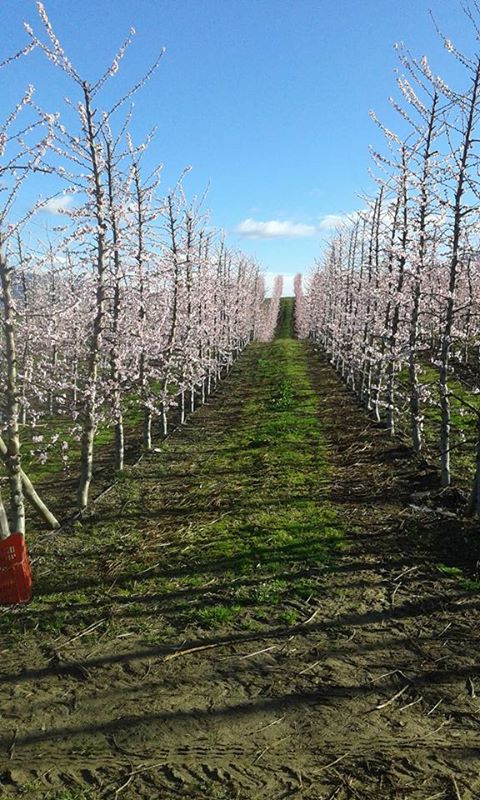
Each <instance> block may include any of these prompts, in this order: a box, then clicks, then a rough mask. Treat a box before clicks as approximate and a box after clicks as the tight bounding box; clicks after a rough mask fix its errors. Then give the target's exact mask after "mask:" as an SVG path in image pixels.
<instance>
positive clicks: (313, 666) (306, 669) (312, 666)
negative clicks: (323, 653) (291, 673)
mask: <svg viewBox="0 0 480 800" xmlns="http://www.w3.org/2000/svg"><path fill="white" fill-rule="evenodd" d="M321 663H322V662H321V660H320V661H315V663H314V664H309V665H308V667H305V669H302V671H301V672H299V673H298V674H299V675H305V673H306V672H309V670H311V669H315V667H316V666H318V664H321Z"/></svg>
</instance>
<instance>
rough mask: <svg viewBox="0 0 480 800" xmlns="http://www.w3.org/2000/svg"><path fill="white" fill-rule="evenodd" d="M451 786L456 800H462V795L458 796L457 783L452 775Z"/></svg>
mask: <svg viewBox="0 0 480 800" xmlns="http://www.w3.org/2000/svg"><path fill="white" fill-rule="evenodd" d="M452 784H453V790H454V792H455V797H456V800H462V795H461V794H460V789H459V788H458V783H457V780H456V778H455V776H454V775H452Z"/></svg>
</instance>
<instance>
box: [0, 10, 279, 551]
mask: <svg viewBox="0 0 480 800" xmlns="http://www.w3.org/2000/svg"><path fill="white" fill-rule="evenodd" d="M37 10H38V14H39V23H40V33H39V34H37V33H36V32H35V31H34V30H33V28H32V27H30V26H28V25H27V26H26V31H27V35H28V43H27V44H26V46H25V48H24V49H23V50H22V51H21V52H20V53H17V54H15V55H14V56H13V57H11V58H9V59H7V60H6V61H5V62H4V63H3V64H2V67H4V68H5V69H6V72H5V75H7V76H8V77H7V80H9V79H10V80H11V76H12V74H13V72H14V70H15V63H12V62H15V61H17V60H19V59H23V58H32V53H34V54H36V56H35V57H38V53H39V52H40V53H41V54H43V55H44V56H45V57H46V59H48V61H49V62H50V63H51V69H52V72H53V71H54V70H57V71H59V72H60V73H61V77H62V80H65V79H66V80H67V81H68V82H69V84H70V89H71V92H72V100H71V101H69V102H68V104H67V106H66V108H65V111H64V112H63V114H62V115H60V114H59V113H58V112H57V110H55V112H54V113H47V112H45V111H44V110H42V109H41V108H39V107H37V106H36V104H35V102H34V100H33V89H32V88H31V87H29V88H28V89H27V91H26V92H25V94H24V96H23V97H22V98H20V100H19V102H18V104H17V105H16V107H15V108H14V109H13V110H12V112H11V113H9V114H8V115H7V117H6V118H5V120H4V122H3V123H2V124H1V125H0V180H1V187H0V188H1V193H0V278H1V294H0V299H1V314H2V337H1V346H0V393H1V399H0V428H1V431H0V433H1V435H0V463H1V464H2V465H3V469H4V474H5V479H4V480H3V481H2V483H3V484H5V485H6V486H8V492H7V494H8V497H9V506H10V512H9V513H7V510H6V504H4V503H3V502H2V498H1V495H0V537H1V538H6V537H8V535H9V533H10V531H11V530H13V531H17V532H21V533H23V532H24V531H25V505H24V503H25V498H27V499H28V500H30V501H31V502H32V503H33V505H34V506H35V508H36V509H37V511H39V512H40V513H41V515H42V516H43V518H44V519H45V520H46V521H47V522H48V524H49V525H51V526H53V527H55V526H56V525H58V522H57V520H56V518H55V516H54V515H53V514H52V513H51V512H50V511H49V510H48V508H47V507H46V506H45V504H44V503H43V502H42V501H41V499H40V497H39V496H38V494H37V493H36V492H35V490H34V488H33V486H32V484H31V482H30V480H29V478H28V476H27V474H26V471H25V470H24V469H23V466H24V465H22V442H23V451H25V448H27V449H28V451H29V458H30V460H31V459H32V458H35V459H36V460H37V461H40V462H44V461H46V460H47V459H48V458H49V457H50V458H51V457H52V453H53V452H55V453H56V456H57V458H59V459H60V461H61V463H62V464H63V466H64V468H65V469H68V470H76V469H78V473H79V477H78V491H77V504H78V508H79V509H80V510H83V509H85V508H86V507H87V505H88V502H89V496H90V487H91V481H92V475H93V470H94V463H95V451H96V441H97V438H98V436H99V433H100V434H101V435H102V436H103V438H105V431H108V430H112V429H113V432H114V448H113V452H114V455H113V458H112V465H111V466H112V472H113V470H117V471H121V470H122V469H123V468H124V463H125V429H126V426H129V425H130V426H132V425H134V426H136V427H138V429H140V430H141V434H140V436H141V438H142V440H143V448H144V450H147V451H148V450H150V449H151V448H152V424H153V423H154V422H155V421H156V423H157V425H158V424H159V425H160V427H161V428H162V430H163V434H166V433H167V429H168V424H169V422H168V415H169V411H170V409H171V408H172V407H173V406H175V407H176V408H177V410H178V414H179V415H180V419H181V421H182V422H184V421H185V416H186V414H187V412H188V410H193V409H194V407H195V403H196V402H197V403H198V402H199V401H204V400H205V398H206V396H207V395H208V393H209V392H210V391H211V390H212V389H213V387H214V386H215V384H216V382H217V381H218V379H219V378H220V377H221V375H222V373H224V372H225V371H226V370H228V369H229V367H230V366H231V364H232V363H233V361H234V359H235V358H236V356H238V354H239V353H240V352H241V351H242V349H243V348H244V347H245V345H246V344H247V343H248V342H249V341H250V340H251V339H252V338H260V339H267V338H269V337H270V336H271V335H272V334H273V329H274V326H275V320H274V319H273V312H274V306H275V302H277V300H278V298H277V300H275V299H274V302H273V303H272V302H271V303H266V302H265V299H264V298H265V286H264V280H263V277H262V275H261V273H260V271H259V268H258V266H257V265H256V264H255V263H254V262H253V261H252V260H251V259H249V258H247V257H246V256H245V255H244V254H242V253H240V252H237V251H232V250H229V249H228V248H227V247H226V246H225V243H224V241H223V238H222V236H221V234H219V233H218V232H217V231H215V230H213V229H212V227H211V226H210V225H209V220H208V215H207V214H206V213H205V212H204V210H203V208H202V202H201V201H197V200H196V199H194V200H193V201H192V200H188V199H187V198H186V197H185V194H184V191H183V188H182V180H180V181H179V182H178V184H177V185H176V187H174V188H173V189H172V190H171V191H168V192H167V193H166V194H163V193H162V192H161V190H160V174H161V167H160V165H158V166H157V167H154V168H153V169H152V168H151V166H150V167H149V168H148V169H147V168H146V166H145V161H146V159H145V154H146V152H147V151H148V162H149V164H150V165H151V163H152V155H153V154H152V150H153V147H154V143H153V137H152V136H151V135H149V136H148V137H147V138H146V139H145V141H143V142H140V143H138V144H136V143H134V141H133V138H132V136H131V135H130V133H129V130H130V122H131V115H132V111H131V108H130V101H131V99H132V97H133V96H134V95H135V94H136V93H137V92H138V91H139V90H140V89H141V88H142V86H144V84H145V83H146V81H148V80H149V79H151V78H152V76H153V75H154V74H155V72H156V70H157V68H158V67H159V63H160V58H159V59H158V60H157V61H156V62H155V63H154V64H153V65H152V67H151V68H150V69H149V70H148V71H147V72H146V74H145V75H144V77H143V78H142V79H141V80H139V82H138V83H137V84H136V85H135V86H133V87H132V88H131V89H129V90H128V91H126V92H125V94H124V95H123V96H121V97H120V98H119V99H118V100H116V101H115V102H113V103H111V104H110V105H108V106H106V107H103V105H102V97H103V94H104V93H103V90H104V89H105V86H106V84H108V82H109V80H110V79H111V78H112V77H113V76H114V75H115V74H116V73H117V71H118V68H119V65H120V62H121V61H122V59H123V57H124V55H125V52H126V50H127V49H128V46H129V44H130V42H131V38H132V35H133V32H132V33H131V35H130V36H129V37H128V39H127V40H126V41H125V42H124V44H123V45H122V46H121V48H120V49H119V51H118V52H117V54H116V55H115V58H114V59H113V61H112V63H111V64H110V66H109V68H108V69H107V70H106V71H105V73H104V74H103V75H101V76H100V77H99V78H98V79H97V80H95V81H93V82H92V81H89V80H87V79H85V78H84V76H82V75H80V74H79V73H78V72H77V70H76V69H75V67H74V66H73V64H72V63H71V62H70V60H69V58H68V56H67V54H66V53H65V51H64V50H63V48H62V45H61V43H60V42H59V40H58V38H57V37H56V35H55V33H54V30H53V28H52V26H51V23H50V21H49V19H48V17H47V14H46V11H45V9H44V7H43V5H42V4H41V3H37ZM54 81H55V75H54V74H52V82H54ZM182 177H183V176H182ZM42 180H44V181H45V188H44V190H43V195H44V196H47V197H48V195H46V192H48V193H50V189H51V187H52V185H53V184H54V183H55V193H54V196H53V198H52V195H51V194H50V196H49V197H48V199H47V200H45V199H43V200H42V199H40V200H38V201H37V202H32V201H31V197H32V194H33V192H34V191H35V192H37V194H38V193H39V191H42V188H41V187H40V189H39V183H41V181H42ZM59 182H61V185H60V183H59ZM52 204H53V205H52ZM55 204H56V206H55ZM46 206H48V207H49V208H52V207H54V208H55V207H56V208H58V209H59V210H61V212H62V223H63V224H61V225H59V226H57V227H56V229H55V231H54V233H53V238H50V239H49V238H48V237H46V236H43V241H42V240H39V239H38V236H37V237H36V240H35V238H34V237H33V234H32V228H31V225H30V223H31V222H32V221H34V220H33V218H34V217H35V219H36V220H38V217H37V216H36V215H37V214H38V213H39V212H40V211H41V210H42V209H43V208H45V207H46ZM22 207H26V208H27V210H26V211H24V212H23V213H22V212H21V210H19V209H21V208H22ZM34 230H36V229H34ZM277 306H278V302H277ZM140 420H142V422H141V424H140ZM107 435H108V434H107ZM75 465H77V466H75Z"/></svg>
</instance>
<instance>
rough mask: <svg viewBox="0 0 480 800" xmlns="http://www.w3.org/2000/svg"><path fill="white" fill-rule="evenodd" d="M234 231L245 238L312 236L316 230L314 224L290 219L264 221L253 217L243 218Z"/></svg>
mask: <svg viewBox="0 0 480 800" xmlns="http://www.w3.org/2000/svg"><path fill="white" fill-rule="evenodd" d="M235 232H236V233H239V234H240V235H241V236H245V237H246V238H247V239H278V238H281V237H284V238H302V237H306V236H313V235H314V234H315V232H316V228H315V226H314V225H304V224H303V223H301V222H292V221H291V220H284V221H283V222H282V221H281V220H278V219H269V220H266V221H265V222H262V221H260V220H255V219H250V218H249V219H244V220H243V221H242V222H239V224H238V225H237V226H236V228H235Z"/></svg>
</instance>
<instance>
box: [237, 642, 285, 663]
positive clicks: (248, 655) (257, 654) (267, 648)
mask: <svg viewBox="0 0 480 800" xmlns="http://www.w3.org/2000/svg"><path fill="white" fill-rule="evenodd" d="M276 649H277V645H276V644H273V645H272V646H271V647H265V648H264V649H263V650H255V652H254V653H247V655H246V656H240V660H242V659H244V658H253V656H259V655H260V654H261V653H268V651H269V650H276Z"/></svg>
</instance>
